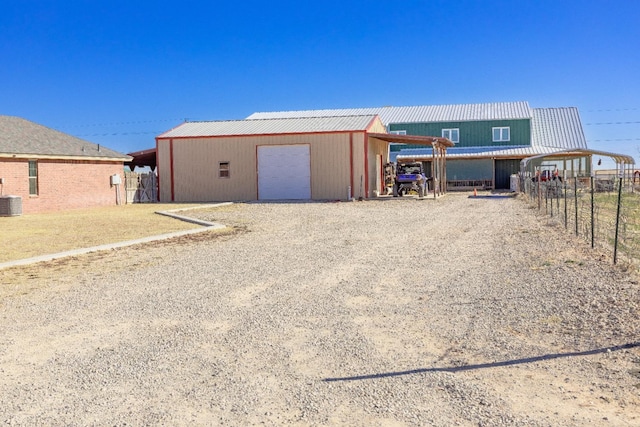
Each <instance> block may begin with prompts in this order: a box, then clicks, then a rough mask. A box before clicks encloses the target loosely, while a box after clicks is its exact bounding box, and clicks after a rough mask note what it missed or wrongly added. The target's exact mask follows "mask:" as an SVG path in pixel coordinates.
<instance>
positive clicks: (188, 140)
mask: <svg viewBox="0 0 640 427" xmlns="http://www.w3.org/2000/svg"><path fill="white" fill-rule="evenodd" d="M393 138H394V135H389V134H387V130H386V127H385V125H384V124H383V123H382V121H381V120H380V117H379V116H378V115H375V114H367V115H346V116H340V117H302V118H299V117H297V118H274V119H255V120H234V121H207V122H186V123H183V124H181V125H179V126H177V127H176V128H174V129H171V130H169V131H167V132H165V133H163V134H162V135H160V136H158V137H156V155H157V159H156V160H157V169H158V181H159V199H160V201H161V202H211V201H249V200H293V199H297V200H346V199H350V198H365V199H366V198H370V197H375V196H376V195H379V194H381V193H382V191H383V187H384V181H383V165H384V164H385V163H386V162H388V160H389V159H388V155H389V144H390V141H392V140H393ZM432 141H433V138H422V139H421V140H420V141H415V142H414V143H420V144H430V143H432ZM451 145H452V144H451Z"/></svg>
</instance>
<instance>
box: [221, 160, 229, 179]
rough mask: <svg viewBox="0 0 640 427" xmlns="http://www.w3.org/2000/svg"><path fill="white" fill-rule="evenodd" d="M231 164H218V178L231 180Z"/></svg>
mask: <svg viewBox="0 0 640 427" xmlns="http://www.w3.org/2000/svg"><path fill="white" fill-rule="evenodd" d="M229 173H230V169H229V162H220V163H218V178H229V176H230V174H229Z"/></svg>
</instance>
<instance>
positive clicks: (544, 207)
mask: <svg viewBox="0 0 640 427" xmlns="http://www.w3.org/2000/svg"><path fill="white" fill-rule="evenodd" d="M520 190H521V191H522V192H523V193H524V194H525V195H526V199H527V201H528V203H530V204H531V205H533V206H535V207H537V208H538V210H539V211H540V212H541V213H544V214H546V215H548V216H549V218H550V219H552V220H553V221H557V222H558V223H559V224H561V225H563V226H564V228H565V229H566V230H567V232H570V233H574V234H575V235H576V236H579V237H581V238H583V239H585V240H587V241H588V242H590V244H591V247H594V248H595V247H599V248H604V249H605V250H606V251H607V252H610V253H611V259H612V261H613V263H625V264H626V265H628V266H629V267H632V268H635V269H638V268H639V267H640V185H638V183H634V182H633V181H632V180H630V179H622V178H618V177H614V176H604V177H591V176H586V177H581V176H577V177H574V178H567V179H562V176H561V175H559V176H549V177H547V179H544V177H541V176H536V177H534V178H530V177H524V178H520Z"/></svg>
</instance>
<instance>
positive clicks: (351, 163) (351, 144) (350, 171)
mask: <svg viewBox="0 0 640 427" xmlns="http://www.w3.org/2000/svg"><path fill="white" fill-rule="evenodd" d="M349 173H350V178H351V181H350V182H351V191H350V192H349V197H350V198H351V197H353V132H351V133H350V134H349Z"/></svg>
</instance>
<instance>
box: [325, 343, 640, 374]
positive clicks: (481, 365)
mask: <svg viewBox="0 0 640 427" xmlns="http://www.w3.org/2000/svg"><path fill="white" fill-rule="evenodd" d="M635 347H640V342H634V343H627V344H622V345H617V346H615V347H605V348H597V349H595V350H587V351H578V352H573V353H555V354H545V355H542V356H535V357H526V358H523V359H514V360H506V361H504V362H493V363H479V364H476V365H465V366H453V367H450V368H422V369H412V370H410V371H399V372H383V373H380V374H370V375H358V376H355V377H342V378H325V379H323V380H322V381H325V382H335V381H358V380H374V379H377V378H388V377H399V376H403V375H413V374H423V373H426V372H454V373H455V372H463V371H473V370H475V369H486V368H498V367H500V366H511V365H522V364H525V363H533V362H540V361H544V360H552V359H560V358H563V357H576V356H591V355H593V354H600V353H607V352H613V351H620V350H625V349H629V348H635Z"/></svg>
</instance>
